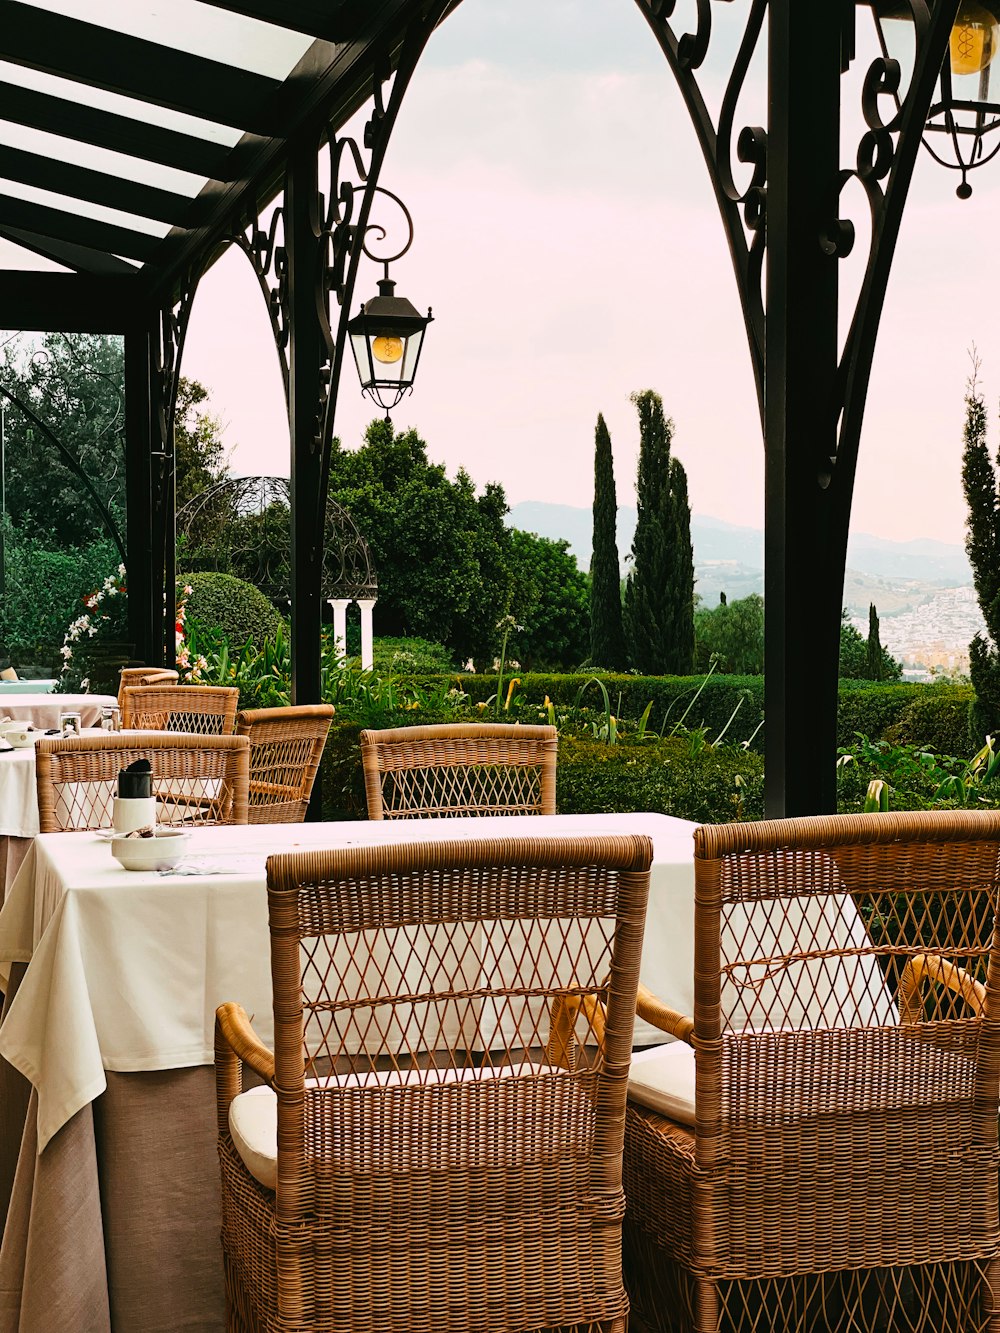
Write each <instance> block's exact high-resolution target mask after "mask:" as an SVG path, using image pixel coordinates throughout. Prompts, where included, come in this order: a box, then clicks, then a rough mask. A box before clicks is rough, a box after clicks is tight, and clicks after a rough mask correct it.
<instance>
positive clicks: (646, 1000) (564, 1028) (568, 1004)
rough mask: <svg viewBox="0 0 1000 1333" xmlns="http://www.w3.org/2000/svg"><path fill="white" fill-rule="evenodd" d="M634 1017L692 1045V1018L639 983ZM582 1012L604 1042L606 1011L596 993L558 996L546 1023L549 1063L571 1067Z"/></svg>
mask: <svg viewBox="0 0 1000 1333" xmlns="http://www.w3.org/2000/svg"><path fill="white" fill-rule="evenodd" d="M635 1012H636V1017H637V1018H641V1019H642V1020H643V1021H644V1022H646V1023H651V1024H652V1025H653V1026H654V1027H658V1028H660V1029H661V1031H663V1032H666V1033H668V1034H669V1035H670V1036H672V1037H676V1038H677V1039H678V1040H679V1041H685V1042H687V1043H688V1045H689V1046H690V1045H693V1042H692V1040H691V1038H692V1035H693V1033H694V1019H693V1018H688V1017H687V1016H686V1015H685V1014H681V1013H678V1011H677V1010H676V1009H671V1008H670V1007H669V1005H666V1004H664V1003H663V1001H662V1000H661V999H659V998H658V997H657V996H656V995H654V994H653V992H652V991H651V990H649V989H648V988H647V987H646V986H644V985H643V984H642V982H640V983H639V990H638V993H637V995H636V1000H635ZM581 1013H582V1014H583V1015H584V1016H585V1017H586V1019H587V1022H588V1023H589V1024H590V1029H591V1032H592V1033H593V1035H594V1037H595V1039H596V1044H597V1046H598V1047H601V1046H603V1045H604V1029H605V1013H604V1005H603V1004H602V1003H601V1001H600V1000H599V999H598V998H597V996H596V995H560V996H558V997H557V998H556V999H555V1000H554V1001H553V1003H552V1018H551V1023H550V1026H549V1040H548V1044H547V1045H546V1047H545V1056H546V1059H547V1060H548V1061H549V1063H550V1064H554V1065H558V1066H559V1067H560V1068H561V1069H572V1068H573V1067H574V1062H575V1058H576V1057H575V1052H576V1038H575V1035H574V1031H575V1028H576V1021H577V1019H578V1017H579V1016H580V1014H581Z"/></svg>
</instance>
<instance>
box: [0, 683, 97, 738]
mask: <svg viewBox="0 0 1000 1333" xmlns="http://www.w3.org/2000/svg"><path fill="white" fill-rule="evenodd" d="M117 705H118V699H117V698H116V696H115V695H113V694H42V693H39V692H36V691H31V692H27V691H21V690H18V691H12V692H11V693H7V692H4V693H3V694H0V720H2V719H3V718H5V717H12V718H14V719H15V720H16V721H18V722H30V723H31V725H32V726H33V727H37V728H38V729H39V730H40V731H46V730H48V729H49V728H51V727H58V725H59V719H60V717H61V716H62V714H63V713H79V714H80V725H81V727H96V726H97V724H98V723H99V722H100V720H101V713H102V711H103V710H104V709H105V708H113V707H117Z"/></svg>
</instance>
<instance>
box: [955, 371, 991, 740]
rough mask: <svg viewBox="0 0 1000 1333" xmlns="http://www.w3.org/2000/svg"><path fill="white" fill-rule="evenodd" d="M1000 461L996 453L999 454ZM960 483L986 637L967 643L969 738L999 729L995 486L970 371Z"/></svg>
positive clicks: (980, 399) (981, 404) (981, 403)
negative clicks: (972, 695)
mask: <svg viewBox="0 0 1000 1333" xmlns="http://www.w3.org/2000/svg"><path fill="white" fill-rule="evenodd" d="M998 463H1000V457H998ZM962 486H963V488H964V490H965V499H966V503H967V504H968V506H969V517H968V525H967V533H966V539H965V549H966V552H967V554H968V556H969V563H970V564H971V565H972V578H973V582H974V583H975V587H976V596H977V598H978V599H979V607H980V610H981V611H982V613H983V619H984V620H985V621H986V629H987V631H988V634H989V637H988V638H986V637H984V636H983V635H981V634H977V635H976V636H975V638H974V639H973V640H972V642H971V643H970V644H969V675H970V677H971V679H972V687H973V689H974V690H975V693H976V697H975V700H974V702H973V704H972V706H971V708H970V711H969V725H970V729H971V731H972V735H973V737H974V738H978V739H980V740H981V739H982V737H983V736H987V735H992V734H993V733H995V732H996V731H998V730H1000V652H998V647H997V646H998V644H1000V490H998V485H997V474H996V472H995V470H994V467H993V461H992V459H991V458H990V453H989V447H988V445H987V441H986V403H985V401H984V399H983V397H982V394H980V392H979V389H978V386H977V383H976V375H975V370H973V374H972V377H971V378H970V380H969V383H968V385H967V386H966V394H965V443H964V449H963V454H962Z"/></svg>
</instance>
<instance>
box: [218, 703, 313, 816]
mask: <svg viewBox="0 0 1000 1333" xmlns="http://www.w3.org/2000/svg"><path fill="white" fill-rule="evenodd" d="M332 717H333V708H332V707H331V705H330V704H300V705H298V706H297V707H294V708H255V709H246V710H244V711H243V712H242V713H239V714H237V717H236V734H237V735H238V736H248V737H249V738H250V823H251V824H299V823H301V822H302V820H303V819H305V817H306V810H307V808H308V806H309V797H310V794H311V793H312V789H313V783H314V782H315V781H316V773H317V771H318V769H319V763H320V760H321V759H322V758H323V747H324V745H325V744H326V738H327V735H328V734H329V731H330V719H331V718H332Z"/></svg>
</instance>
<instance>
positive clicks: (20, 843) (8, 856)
mask: <svg viewBox="0 0 1000 1333" xmlns="http://www.w3.org/2000/svg"><path fill="white" fill-rule="evenodd" d="M31 843H32V839H31V838H7V837H0V903H2V902H3V900H4V899H5V898H6V897H7V890H8V889H9V888H10V886H11V885H12V884H13V883H14V876H15V875H16V874H17V872H18V870H19V869H20V868H21V862H22V861H23V860H24V858H25V857H26V856H27V854H28V848H29V847H30V846H31Z"/></svg>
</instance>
